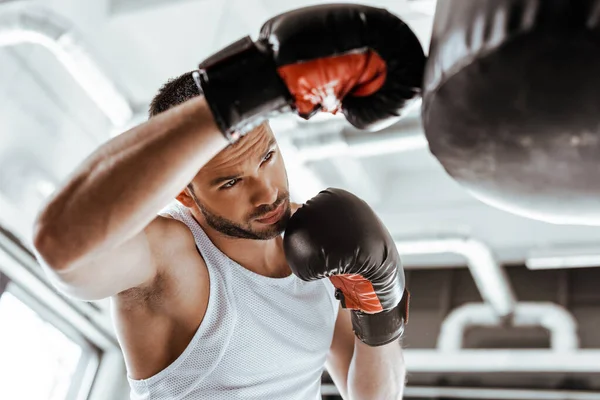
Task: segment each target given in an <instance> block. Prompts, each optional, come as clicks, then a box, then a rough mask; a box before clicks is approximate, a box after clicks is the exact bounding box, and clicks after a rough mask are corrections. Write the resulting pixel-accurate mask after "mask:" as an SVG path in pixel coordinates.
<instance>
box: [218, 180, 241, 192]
mask: <svg viewBox="0 0 600 400" xmlns="http://www.w3.org/2000/svg"><path fill="white" fill-rule="evenodd" d="M239 181H240V179H239V178H235V179H232V180H230V181H229V182H227V183H226V184H224V185H223V186H221V189H230V188H232V187H234V186H235V184H236V183H238V182H239Z"/></svg>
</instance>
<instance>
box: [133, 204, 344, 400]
mask: <svg viewBox="0 0 600 400" xmlns="http://www.w3.org/2000/svg"><path fill="white" fill-rule="evenodd" d="M161 214H163V215H165V216H171V217H172V218H174V219H176V220H179V221H182V222H183V223H185V224H186V225H187V226H188V227H189V228H190V230H191V231H192V233H193V235H194V238H195V240H196V245H197V246H198V249H199V251H200V253H201V254H202V257H203V258H204V261H205V262H206V267H207V268H208V273H209V276H210V294H209V301H208V308H207V310H206V314H205V316H204V319H203V320H202V323H201V324H200V327H199V328H198V330H197V331H196V333H195V335H194V337H193V338H192V340H191V341H190V343H189V344H188V346H187V348H186V349H185V350H184V352H183V353H182V354H181V355H180V356H179V357H178V358H177V359H176V360H175V361H174V362H173V363H172V364H171V365H169V366H168V367H167V368H165V369H164V370H162V371H161V372H159V373H157V374H156V375H154V376H152V377H150V378H148V379H141V380H135V379H131V377H129V376H128V381H129V385H130V387H131V399H135V400H138V399H144V400H180V399H181V400H183V399H185V400H188V399H194V400H196V399H206V400H221V399H244V400H278V399H282V400H283V399H289V400H296V399H297V400H317V399H321V374H322V371H323V367H324V364H325V357H326V355H327V352H328V350H329V347H330V345H331V340H332V337H333V329H334V325H335V319H336V318H337V313H338V305H339V302H338V301H337V300H336V299H335V297H334V287H333V285H332V284H331V282H330V281H329V279H321V280H318V281H312V282H304V281H302V280H300V279H298V278H297V277H296V276H295V275H293V274H292V275H290V276H288V277H285V278H269V277H265V276H262V275H258V274H256V273H254V272H251V271H249V270H247V269H245V268H243V267H242V266H241V265H239V264H237V263H236V262H234V261H233V260H231V259H230V258H229V257H227V256H226V255H225V254H223V253H222V252H221V251H220V250H219V249H217V247H216V246H215V245H214V244H213V243H212V242H211V241H210V239H209V238H208V236H207V235H206V234H205V233H204V231H203V230H202V229H201V227H200V225H199V224H198V223H197V222H196V220H195V219H194V218H193V217H192V215H191V213H190V211H189V210H188V209H187V208H186V207H184V206H183V205H181V204H179V203H173V204H171V205H170V206H169V207H167V208H166V209H164V210H163V211H162V212H161ZM148 351H152V349H148Z"/></svg>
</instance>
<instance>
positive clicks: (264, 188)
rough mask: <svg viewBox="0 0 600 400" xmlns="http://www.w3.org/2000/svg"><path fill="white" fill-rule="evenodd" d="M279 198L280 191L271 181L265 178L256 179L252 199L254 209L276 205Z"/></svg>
mask: <svg viewBox="0 0 600 400" xmlns="http://www.w3.org/2000/svg"><path fill="white" fill-rule="evenodd" d="M277 196H279V190H278V189H277V187H276V186H275V185H273V184H272V182H271V181H270V180H268V179H265V177H264V176H263V177H260V178H257V179H256V181H255V182H254V190H253V193H252V197H251V201H252V204H253V205H254V207H259V206H262V205H271V204H273V203H275V201H276V200H277Z"/></svg>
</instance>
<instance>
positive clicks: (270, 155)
mask: <svg viewBox="0 0 600 400" xmlns="http://www.w3.org/2000/svg"><path fill="white" fill-rule="evenodd" d="M273 154H275V151H270V152H268V153H267V155H266V156H265V158H263V162H267V161H269V160H270V159H271V158H273Z"/></svg>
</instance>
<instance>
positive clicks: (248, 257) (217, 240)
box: [193, 213, 291, 278]
mask: <svg viewBox="0 0 600 400" xmlns="http://www.w3.org/2000/svg"><path fill="white" fill-rule="evenodd" d="M193 214H195V213H193ZM194 219H196V221H197V222H198V223H199V224H200V226H201V227H202V230H203V231H204V232H205V233H206V235H207V236H208V237H209V239H210V240H211V241H212V242H213V244H214V245H215V246H216V247H217V248H218V249H219V250H221V251H222V252H223V253H224V254H225V255H227V257H229V258H231V259H232V260H233V261H235V262H236V263H238V264H240V265H241V266H242V267H244V268H246V269H248V270H250V271H252V272H254V273H256V274H259V275H263V276H268V277H271V278H284V277H286V276H288V275H290V274H291V270H290V268H289V266H288V264H287V261H286V260H285V254H284V252H283V238H282V237H281V236H277V237H275V238H273V239H269V240H250V239H238V238H232V237H229V236H225V235H223V234H222V233H220V232H218V231H216V230H214V229H213V228H211V227H210V226H208V225H207V224H206V223H205V222H204V220H203V219H202V218H198V216H196V215H194Z"/></svg>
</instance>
